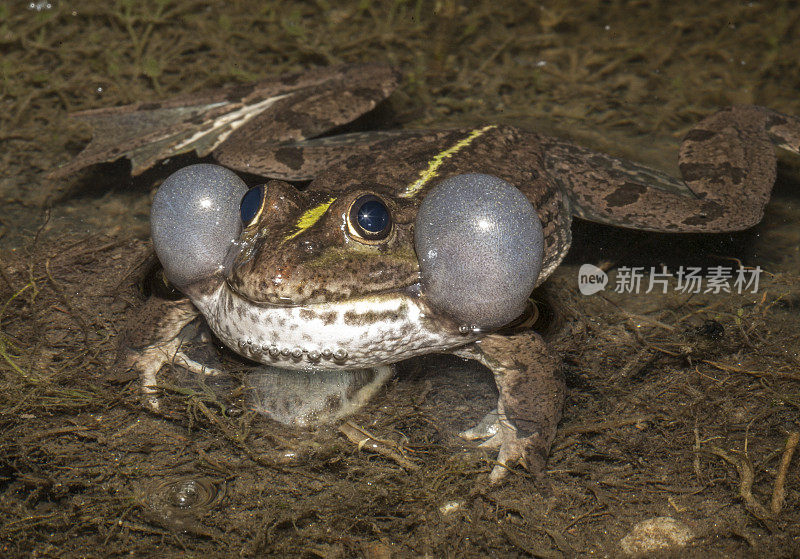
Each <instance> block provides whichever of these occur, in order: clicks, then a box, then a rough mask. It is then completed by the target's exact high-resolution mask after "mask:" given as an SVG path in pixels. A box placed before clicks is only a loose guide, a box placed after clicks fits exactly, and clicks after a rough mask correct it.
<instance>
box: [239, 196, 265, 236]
mask: <svg viewBox="0 0 800 559" xmlns="http://www.w3.org/2000/svg"><path fill="white" fill-rule="evenodd" d="M263 209H264V187H263V186H254V187H253V188H251V189H250V190H248V191H247V192H245V193H244V196H242V201H241V202H240V203H239V215H240V216H241V217H242V225H244V226H245V227H250V226H251V225H253V224H254V223H255V222H256V221H258V218H259V217H261V212H262V211H263Z"/></svg>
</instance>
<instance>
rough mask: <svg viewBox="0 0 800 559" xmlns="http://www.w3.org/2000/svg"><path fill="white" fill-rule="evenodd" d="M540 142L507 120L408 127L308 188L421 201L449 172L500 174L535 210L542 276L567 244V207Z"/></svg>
mask: <svg viewBox="0 0 800 559" xmlns="http://www.w3.org/2000/svg"><path fill="white" fill-rule="evenodd" d="M540 145H541V144H540V141H539V136H538V135H537V134H535V133H533V132H527V131H524V130H520V129H518V128H514V127H511V126H499V125H487V126H479V127H476V128H463V129H454V130H439V131H420V132H419V134H416V133H414V132H413V131H408V133H407V134H404V135H402V136H398V137H389V138H387V139H385V140H382V141H379V142H377V143H372V144H371V145H370V149H369V151H364V152H363V153H358V154H355V155H353V156H351V157H349V158H347V159H345V160H343V161H341V162H339V163H338V164H336V165H334V166H332V167H330V168H328V169H327V170H325V171H324V172H322V173H321V174H320V175H319V176H318V177H317V178H316V179H315V180H314V181H313V182H312V183H311V185H310V186H309V189H312V190H323V191H330V192H335V191H352V190H367V191H377V192H381V193H382V194H383V195H386V196H391V197H395V198H397V199H401V200H403V201H404V202H409V201H411V202H413V203H414V204H415V205H419V203H420V202H421V201H422V200H423V199H424V198H425V194H426V193H427V192H428V191H429V190H430V189H431V188H432V187H433V186H435V185H436V184H438V183H440V182H441V181H443V180H444V179H447V178H449V177H452V176H454V175H458V174H462V173H485V174H489V175H494V176H497V177H500V178H501V179H503V180H506V181H508V182H509V183H511V184H513V185H514V186H516V187H517V188H519V189H520V190H521V191H522V192H523V193H524V194H525V196H526V197H527V198H528V200H529V201H530V202H531V204H532V205H533V207H534V208H535V209H536V211H537V213H538V214H539V219H540V220H541V222H542V227H543V231H544V255H543V263H542V272H541V274H540V276H539V283H541V282H542V281H544V280H545V279H546V278H547V277H548V276H549V275H550V273H552V271H553V270H554V269H555V268H556V266H558V264H559V263H560V262H561V261H562V260H563V258H564V256H565V255H566V253H567V250H568V249H569V245H570V241H571V235H570V224H571V215H570V210H569V208H568V205H567V204H568V202H567V200H566V198H565V197H564V196H563V194H562V192H561V189H560V188H559V187H558V185H557V184H555V183H554V182H553V180H552V178H551V176H550V175H548V173H547V172H546V171H545V169H544V164H543V161H542V151H541V147H540ZM365 177H369V178H368V179H365Z"/></svg>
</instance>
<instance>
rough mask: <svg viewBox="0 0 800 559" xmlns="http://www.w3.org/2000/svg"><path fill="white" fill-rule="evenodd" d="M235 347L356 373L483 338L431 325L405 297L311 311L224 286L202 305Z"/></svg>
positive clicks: (264, 357)
mask: <svg viewBox="0 0 800 559" xmlns="http://www.w3.org/2000/svg"><path fill="white" fill-rule="evenodd" d="M194 303H195V305H196V306H197V307H198V308H199V309H200V311H201V312H202V313H203V315H204V316H205V317H206V320H207V322H208V325H209V326H210V327H211V329H212V330H213V331H214V333H215V334H216V335H217V337H219V339H220V340H221V341H222V342H223V343H225V344H226V345H227V346H228V347H230V348H231V349H233V350H234V351H236V352H237V353H239V354H241V355H243V356H245V357H248V358H250V359H253V360H255V361H259V362H261V363H266V364H272V365H277V366H279V367H283V368H287V369H308V368H311V367H324V368H330V369H352V368H356V367H374V366H377V365H385V364H390V363H396V362H398V361H402V360H404V359H408V358H410V357H414V356H416V355H422V354H426V353H432V352H440V351H446V350H448V349H451V348H454V347H458V346H460V345H463V344H466V343H469V342H471V341H474V340H476V339H478V337H479V336H476V335H473V334H463V333H461V332H459V330H458V328H457V325H456V324H455V323H454V322H451V321H449V320H446V319H444V320H440V319H435V318H431V317H430V316H429V313H428V314H426V309H425V307H424V305H423V304H422V303H421V302H420V301H419V300H418V299H417V298H415V297H413V296H410V295H406V294H403V293H387V294H381V295H373V296H368V297H363V298H359V299H352V300H348V301H341V302H335V303H322V304H317V305H309V306H277V305H268V304H256V303H253V302H252V301H249V300H247V299H244V298H242V297H240V296H239V295H238V294H236V293H234V292H233V291H231V290H230V289H229V288H228V286H227V285H225V284H223V285H222V286H221V287H220V288H219V289H217V290H216V291H215V292H213V293H212V294H210V295H208V296H206V297H204V298H202V299H197V300H195V301H194Z"/></svg>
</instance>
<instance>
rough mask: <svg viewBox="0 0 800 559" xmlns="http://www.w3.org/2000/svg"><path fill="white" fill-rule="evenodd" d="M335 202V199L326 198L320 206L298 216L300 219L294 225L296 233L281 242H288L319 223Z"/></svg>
mask: <svg viewBox="0 0 800 559" xmlns="http://www.w3.org/2000/svg"><path fill="white" fill-rule="evenodd" d="M335 201H336V198H328V200H327V201H325V202H323V203H321V204H320V205H318V206H314V207H313V208H311V209H310V210H306V211H305V212H304V213H303V215H301V216H300V219H298V220H297V223H295V225H294V226H295V229H296V231H295V232H294V233H292V234H291V235H289V236H288V237H284V239H283V240H284V241H289V240H291V239H294V238H295V237H296V236H298V235H299V234H300V233H302V232H303V231H305V230H306V229H308V228H309V227H311V226H312V225H314V224H315V223H316V222H318V221H319V218H321V217H322V216H323V215H324V214H325V212H326V211H328V208H330V207H331V204H333V203H334V202H335Z"/></svg>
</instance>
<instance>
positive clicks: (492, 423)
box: [458, 408, 500, 448]
mask: <svg viewBox="0 0 800 559" xmlns="http://www.w3.org/2000/svg"><path fill="white" fill-rule="evenodd" d="M499 430H500V414H499V413H498V412H497V408H495V409H493V410H492V411H490V412H489V413H487V414H486V415H485V416H484V417H483V419H481V420H480V421H479V422H478V424H477V425H475V427H472V428H470V429H467V430H465V431H461V432H460V433H459V434H458V436H459V437H461V438H462V439H466V440H468V441H477V440H481V439H487V440H485V441H484V442H483V444H481V446H486V447H489V448H500V443H497V444H496V445H490V444H487V443H489V441H490V440H492V439H494V438H495V436H496V435H497V432H498V431H499Z"/></svg>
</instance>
